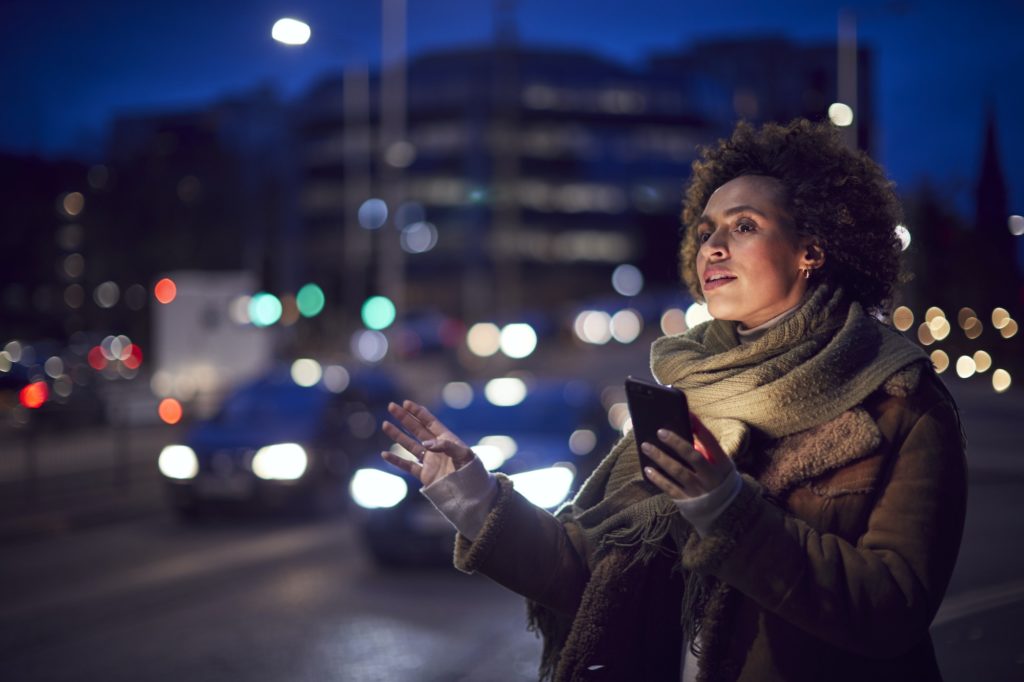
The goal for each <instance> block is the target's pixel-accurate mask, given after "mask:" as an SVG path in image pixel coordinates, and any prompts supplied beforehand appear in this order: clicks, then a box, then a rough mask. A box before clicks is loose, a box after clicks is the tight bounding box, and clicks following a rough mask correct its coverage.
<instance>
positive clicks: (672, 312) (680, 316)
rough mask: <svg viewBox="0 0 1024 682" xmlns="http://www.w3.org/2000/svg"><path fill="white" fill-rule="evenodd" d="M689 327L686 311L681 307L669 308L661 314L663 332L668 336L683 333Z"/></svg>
mask: <svg viewBox="0 0 1024 682" xmlns="http://www.w3.org/2000/svg"><path fill="white" fill-rule="evenodd" d="M686 329H687V327H686V313H684V312H683V311H682V310H681V309H679V308H669V309H668V310H666V311H665V312H664V313H662V314H661V332H662V333H663V334H665V335H667V336H674V335H675V334H682V333H683V332H685V331H686Z"/></svg>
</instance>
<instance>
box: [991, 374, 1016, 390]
mask: <svg viewBox="0 0 1024 682" xmlns="http://www.w3.org/2000/svg"><path fill="white" fill-rule="evenodd" d="M1011 383H1012V381H1011V379H1010V373H1009V372H1007V371H1006V370H1005V369H997V370H996V371H994V372H992V388H994V389H995V390H996V393H1002V392H1003V391H1005V390H1007V389H1008V388H1010V384H1011Z"/></svg>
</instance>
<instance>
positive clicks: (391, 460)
mask: <svg viewBox="0 0 1024 682" xmlns="http://www.w3.org/2000/svg"><path fill="white" fill-rule="evenodd" d="M380 456H381V457H382V458H383V459H384V461H385V462H387V463H388V464H390V465H391V466H393V467H395V468H397V469H401V470H402V471H404V472H406V473H407V474H412V475H413V476H415V477H416V478H420V473H421V472H422V471H423V465H422V464H420V463H418V462H410V461H409V460H407V459H405V458H403V457H399V456H398V455H396V454H395V453H393V452H388V451H387V450H384V451H383V452H381V453H380Z"/></svg>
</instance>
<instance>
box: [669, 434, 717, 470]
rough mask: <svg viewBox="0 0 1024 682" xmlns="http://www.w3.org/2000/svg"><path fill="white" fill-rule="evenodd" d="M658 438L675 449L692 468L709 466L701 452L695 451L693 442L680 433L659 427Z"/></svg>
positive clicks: (681, 458)
mask: <svg viewBox="0 0 1024 682" xmlns="http://www.w3.org/2000/svg"><path fill="white" fill-rule="evenodd" d="M658 440H660V441H661V442H662V443H664V444H665V445H667V446H669V447H670V448H672V449H673V450H675V454H677V455H678V456H679V459H680V460H682V462H683V464H687V465H689V466H690V468H691V469H693V470H695V471H696V470H698V469H700V468H701V467H706V466H707V462H706V461H705V460H704V458H703V457H702V456H701V455H700V453H698V452H695V451H694V449H693V444H692V443H690V441H688V440H686V439H685V438H683V437H682V436H680V435H679V434H678V433H676V432H674V431H669V430H668V429H658Z"/></svg>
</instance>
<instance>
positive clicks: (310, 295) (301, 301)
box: [295, 282, 326, 317]
mask: <svg viewBox="0 0 1024 682" xmlns="http://www.w3.org/2000/svg"><path fill="white" fill-rule="evenodd" d="M295 302H296V304H297V305H298V306H299V314H301V315H302V316H303V317H316V316H317V315H319V314H320V313H321V312H322V311H323V309H324V303H325V302H326V298H325V297H324V290H323V289H321V288H320V287H319V286H317V285H316V284H314V283H313V282H310V283H309V284H304V285H303V286H302V288H301V289H299V293H298V294H296V296H295Z"/></svg>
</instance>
